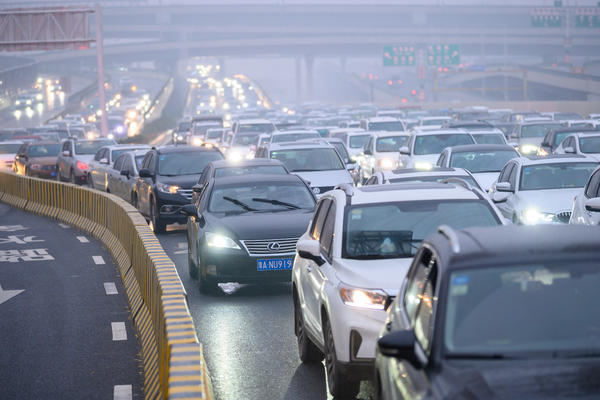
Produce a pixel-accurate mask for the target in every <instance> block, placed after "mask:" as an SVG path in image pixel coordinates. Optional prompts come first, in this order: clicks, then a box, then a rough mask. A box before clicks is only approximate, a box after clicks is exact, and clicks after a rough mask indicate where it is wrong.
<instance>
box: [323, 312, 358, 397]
mask: <svg viewBox="0 0 600 400" xmlns="http://www.w3.org/2000/svg"><path fill="white" fill-rule="evenodd" d="M323 335H324V339H325V340H324V341H325V368H326V370H327V386H328V387H329V393H331V395H332V396H333V397H335V398H336V399H337V398H339V399H354V398H355V397H356V395H357V394H358V391H359V389H360V381H358V380H351V379H348V377H347V376H344V375H342V371H341V368H340V367H341V366H340V362H339V361H338V360H337V356H336V353H335V344H334V340H333V332H332V331H331V325H330V323H329V320H328V319H327V318H325V320H324V321H323Z"/></svg>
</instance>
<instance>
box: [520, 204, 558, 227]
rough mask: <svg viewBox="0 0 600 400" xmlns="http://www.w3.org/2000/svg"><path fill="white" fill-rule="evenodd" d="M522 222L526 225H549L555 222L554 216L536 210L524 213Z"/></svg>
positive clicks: (530, 209) (531, 209)
mask: <svg viewBox="0 0 600 400" xmlns="http://www.w3.org/2000/svg"><path fill="white" fill-rule="evenodd" d="M521 221H523V223H524V224H525V225H536V224H544V223H549V222H552V221H554V214H552V213H545V212H540V211H538V210H536V209H535V208H528V209H526V210H525V211H523V212H522V214H521Z"/></svg>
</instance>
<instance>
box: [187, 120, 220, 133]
mask: <svg viewBox="0 0 600 400" xmlns="http://www.w3.org/2000/svg"><path fill="white" fill-rule="evenodd" d="M220 126H221V124H219V123H218V122H208V123H207V122H202V123H199V124H194V125H193V127H192V135H204V134H205V133H206V131H207V130H209V129H210V128H216V127H220Z"/></svg>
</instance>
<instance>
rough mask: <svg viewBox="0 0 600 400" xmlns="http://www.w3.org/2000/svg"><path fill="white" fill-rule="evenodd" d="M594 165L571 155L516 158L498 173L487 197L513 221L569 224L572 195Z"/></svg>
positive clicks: (584, 158)
mask: <svg viewBox="0 0 600 400" xmlns="http://www.w3.org/2000/svg"><path fill="white" fill-rule="evenodd" d="M597 166H598V162H597V161H596V160H594V159H591V158H587V157H582V156H574V155H550V156H548V157H530V158H526V157H520V158H515V159H512V160H510V161H509V162H508V163H507V164H506V165H505V166H504V168H503V169H502V171H501V172H500V176H499V177H498V182H496V183H495V184H494V185H492V188H491V189H490V192H489V193H490V197H491V198H492V201H494V203H496V206H497V207H498V209H500V211H501V212H502V214H503V215H504V216H505V217H506V218H508V219H511V220H512V221H513V223H516V224H526V225H535V224H552V223H568V222H569V219H570V217H571V209H572V205H573V198H574V197H575V196H576V195H577V194H578V193H580V192H581V191H582V189H583V187H584V186H585V184H586V182H587V181H588V178H589V176H590V175H591V173H592V171H593V170H594V169H595V168H596V167H597Z"/></svg>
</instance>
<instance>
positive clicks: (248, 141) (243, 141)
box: [231, 133, 260, 146]
mask: <svg viewBox="0 0 600 400" xmlns="http://www.w3.org/2000/svg"><path fill="white" fill-rule="evenodd" d="M259 135H260V133H255V134H250V135H248V134H246V135H239V134H238V135H235V136H234V137H233V142H232V143H231V145H232V146H252V145H255V144H256V142H257V141H258V136H259Z"/></svg>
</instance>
